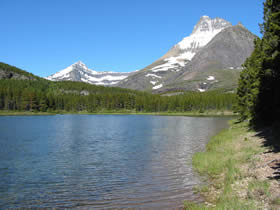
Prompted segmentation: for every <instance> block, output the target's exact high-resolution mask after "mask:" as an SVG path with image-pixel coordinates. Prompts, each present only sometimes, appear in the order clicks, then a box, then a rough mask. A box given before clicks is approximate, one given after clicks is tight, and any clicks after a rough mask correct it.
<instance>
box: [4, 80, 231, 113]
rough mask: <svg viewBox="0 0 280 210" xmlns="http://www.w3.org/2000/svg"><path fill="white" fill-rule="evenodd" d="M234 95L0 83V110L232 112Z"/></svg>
mask: <svg viewBox="0 0 280 210" xmlns="http://www.w3.org/2000/svg"><path fill="white" fill-rule="evenodd" d="M235 102H236V95H235V94H233V93H224V92H221V91H210V92H206V93H198V92H188V93H185V94H182V95H176V96H160V95H153V94H150V93H147V92H140V91H134V90H128V89H122V88H116V87H103V86H96V85H90V84H86V83H82V82H71V81H63V82H52V81H47V80H44V79H38V80H12V79H3V80H0V110H13V111H35V112H36V111H40V112H53V111H67V112H78V111H87V112H102V111H116V112H118V111H119V112H121V111H126V110H131V111H136V112H186V111H200V112H204V111H206V110H232V108H233V105H234V104H235Z"/></svg>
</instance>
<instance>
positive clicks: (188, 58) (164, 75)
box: [118, 16, 256, 93]
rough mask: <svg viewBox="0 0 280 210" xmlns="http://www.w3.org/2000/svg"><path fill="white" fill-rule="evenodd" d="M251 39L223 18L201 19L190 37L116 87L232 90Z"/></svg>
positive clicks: (162, 89) (252, 37)
mask: <svg viewBox="0 0 280 210" xmlns="http://www.w3.org/2000/svg"><path fill="white" fill-rule="evenodd" d="M255 38H256V36H255V35H253V34H252V33H251V32H249V31H248V30H247V29H246V28H245V27H244V26H242V25H241V24H238V25H236V26H232V24H231V23H230V22H228V21H226V20H224V19H221V18H214V19H211V18H210V17H208V16H203V17H201V18H200V20H199V21H198V23H197V25H196V26H195V27H194V29H193V32H192V33H191V35H190V36H188V37H186V38H184V39H183V40H182V41H181V42H179V43H178V44H176V45H175V46H174V47H172V48H171V49H170V50H169V51H168V52H167V53H166V54H165V55H164V56H162V57H161V58H160V59H158V60H157V61H155V62H154V63H152V64H151V65H149V66H147V67H146V68H144V69H142V70H140V71H138V72H136V73H135V74H133V75H131V76H129V77H128V78H126V79H125V80H124V81H121V82H120V83H118V86H119V87H123V88H130V89H137V90H147V91H152V92H154V93H161V92H167V91H179V90H182V91H184V90H196V91H201V92H203V91H206V90H210V89H215V88H226V89H233V88H234V87H235V86H236V85H237V80H238V76H239V73H240V71H241V70H242V68H241V65H242V64H243V62H244V61H245V60H246V58H247V57H249V56H250V54H251V52H252V51H253V49H254V39H255ZM228 80H229V81H228Z"/></svg>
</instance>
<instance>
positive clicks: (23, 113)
mask: <svg viewBox="0 0 280 210" xmlns="http://www.w3.org/2000/svg"><path fill="white" fill-rule="evenodd" d="M68 114H73V115H154V116H187V117H235V116H238V115H237V114H235V113H234V112H232V111H228V110H225V111H214V110H213V111H212V110H211V111H206V112H203V113H202V112H199V111H191V112H129V111H128V112H125V111H124V112H114V111H112V112H107V111H104V112H102V111H101V112H83V111H82V112H65V111H57V112H30V111H28V112H26V111H0V116H53V115H68Z"/></svg>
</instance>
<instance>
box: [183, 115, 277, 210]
mask: <svg viewBox="0 0 280 210" xmlns="http://www.w3.org/2000/svg"><path fill="white" fill-rule="evenodd" d="M264 132H266V133H269V135H270V136H268V135H266V134H265V135H264ZM269 138H271V129H269V128H264V129H262V131H258V132H257V131H254V130H251V129H250V128H249V126H248V123H244V122H243V123H236V122H234V121H233V120H232V121H231V122H230V125H229V128H227V129H225V130H223V131H221V132H220V133H218V134H217V135H215V136H213V137H212V138H211V139H210V141H209V142H208V144H207V145H206V149H205V151H203V152H198V153H196V154H195V155H194V156H193V168H194V170H195V171H196V172H198V173H199V174H200V175H201V176H202V177H205V178H206V180H207V184H205V185H203V186H198V187H196V188H195V189H194V191H195V192H196V193H199V194H201V195H202V197H204V200H205V202H204V203H193V202H189V201H186V202H185V209H205V208H215V209H279V208H280V182H279V179H280V177H279V175H278V174H279V173H280V151H279V150H278V151H276V150H275V149H273V145H269V146H268V139H269ZM274 140H277V139H274Z"/></svg>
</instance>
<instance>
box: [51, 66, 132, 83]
mask: <svg viewBox="0 0 280 210" xmlns="http://www.w3.org/2000/svg"><path fill="white" fill-rule="evenodd" d="M129 74H130V73H120V72H111V71H110V72H109V71H105V72H98V71H94V70H91V69H89V68H88V67H87V66H86V65H85V64H84V63H83V62H82V61H78V62H76V63H74V64H72V65H71V66H69V67H67V68H65V69H63V70H61V71H59V72H57V73H55V74H53V75H51V76H48V77H46V79H48V80H52V81H65V80H68V81H81V82H86V83H90V84H95V85H105V86H110V85H115V84H117V83H118V82H119V81H121V80H123V79H125V78H126V77H127V76H128V75H129Z"/></svg>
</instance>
